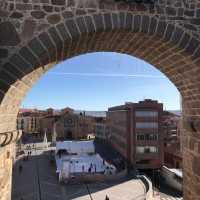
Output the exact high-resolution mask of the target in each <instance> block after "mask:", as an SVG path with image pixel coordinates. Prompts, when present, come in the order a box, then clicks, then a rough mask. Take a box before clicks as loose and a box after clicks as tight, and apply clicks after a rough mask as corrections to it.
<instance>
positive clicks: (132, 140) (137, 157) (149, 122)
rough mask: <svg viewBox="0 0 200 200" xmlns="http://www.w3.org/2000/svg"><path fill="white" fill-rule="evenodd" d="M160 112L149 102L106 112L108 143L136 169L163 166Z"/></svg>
mask: <svg viewBox="0 0 200 200" xmlns="http://www.w3.org/2000/svg"><path fill="white" fill-rule="evenodd" d="M162 112H163V105H162V104H161V103H158V102H157V101H153V100H150V99H146V100H144V101H140V102H138V103H126V104H125V105H121V106H116V107H112V108H109V109H108V115H107V116H108V124H109V128H110V134H111V138H110V143H111V145H112V146H113V147H114V148H115V149H116V150H117V151H119V152H120V153H121V154H122V155H123V156H124V157H125V158H126V159H127V162H128V163H129V164H131V165H133V166H134V167H135V168H138V169H157V168H160V167H161V166H162V164H163V135H162V124H161V120H162V118H161V116H162Z"/></svg>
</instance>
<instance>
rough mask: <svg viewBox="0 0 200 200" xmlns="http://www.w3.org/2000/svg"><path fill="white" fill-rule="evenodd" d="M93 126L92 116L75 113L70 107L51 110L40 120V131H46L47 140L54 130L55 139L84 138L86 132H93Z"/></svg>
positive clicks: (86, 134)
mask: <svg viewBox="0 0 200 200" xmlns="http://www.w3.org/2000/svg"><path fill="white" fill-rule="evenodd" d="M94 127H95V123H94V118H93V117H89V116H86V115H85V114H84V112H83V113H82V112H81V113H79V114H75V113H74V111H73V110H72V109H70V108H65V109H63V110H61V112H60V113H54V112H51V113H49V114H48V115H47V116H45V117H44V118H43V119H42V120H41V132H42V133H43V134H44V133H45V132H46V134H47V138H48V140H51V138H52V136H53V133H54V132H56V139H57V140H67V139H70V140H71V139H86V138H87V136H88V134H94V131H95V129H94ZM54 129H55V130H54Z"/></svg>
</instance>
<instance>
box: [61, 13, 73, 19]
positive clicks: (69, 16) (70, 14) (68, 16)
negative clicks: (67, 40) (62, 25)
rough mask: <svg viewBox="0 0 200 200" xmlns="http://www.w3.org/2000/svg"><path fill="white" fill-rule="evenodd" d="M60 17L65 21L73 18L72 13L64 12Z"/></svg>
mask: <svg viewBox="0 0 200 200" xmlns="http://www.w3.org/2000/svg"><path fill="white" fill-rule="evenodd" d="M62 16H63V17H64V18H66V19H67V18H71V17H73V16H74V14H73V12H72V11H65V12H63V13H62Z"/></svg>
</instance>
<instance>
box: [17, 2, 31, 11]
mask: <svg viewBox="0 0 200 200" xmlns="http://www.w3.org/2000/svg"><path fill="white" fill-rule="evenodd" d="M16 9H17V10H22V11H23V10H32V4H27V3H26V4H23V3H17V4H16Z"/></svg>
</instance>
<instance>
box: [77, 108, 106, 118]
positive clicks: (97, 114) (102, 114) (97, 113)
mask: <svg viewBox="0 0 200 200" xmlns="http://www.w3.org/2000/svg"><path fill="white" fill-rule="evenodd" d="M81 112H82V113H83V112H85V115H86V116H91V117H106V111H84V110H75V111H74V113H75V114H79V113H81Z"/></svg>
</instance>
